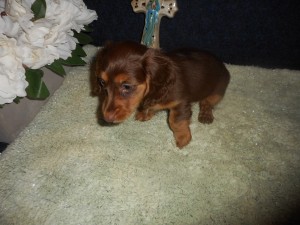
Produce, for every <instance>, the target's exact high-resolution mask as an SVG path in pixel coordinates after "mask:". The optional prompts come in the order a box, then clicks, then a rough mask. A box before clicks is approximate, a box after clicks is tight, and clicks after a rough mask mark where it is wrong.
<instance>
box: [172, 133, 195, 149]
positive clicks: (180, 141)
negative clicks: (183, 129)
mask: <svg viewBox="0 0 300 225" xmlns="http://www.w3.org/2000/svg"><path fill="white" fill-rule="evenodd" d="M175 139H176V146H177V147H178V148H180V149H181V148H183V147H184V146H186V145H187V144H188V143H190V141H191V139H192V135H191V133H181V134H175Z"/></svg>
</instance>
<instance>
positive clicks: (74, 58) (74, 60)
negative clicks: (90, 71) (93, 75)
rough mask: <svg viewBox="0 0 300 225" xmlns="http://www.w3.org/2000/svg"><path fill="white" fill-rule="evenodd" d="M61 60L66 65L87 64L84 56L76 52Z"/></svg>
mask: <svg viewBox="0 0 300 225" xmlns="http://www.w3.org/2000/svg"><path fill="white" fill-rule="evenodd" d="M59 61H60V62H61V64H63V65H66V66H83V65H85V64H86V62H85V61H83V59H82V58H80V57H79V56H77V55H74V54H72V56H71V57H69V58H67V59H66V60H64V59H59Z"/></svg>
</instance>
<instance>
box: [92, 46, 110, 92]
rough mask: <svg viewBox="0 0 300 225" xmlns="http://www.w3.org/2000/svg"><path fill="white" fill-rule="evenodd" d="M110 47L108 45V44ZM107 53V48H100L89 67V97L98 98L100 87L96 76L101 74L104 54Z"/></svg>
mask: <svg viewBox="0 0 300 225" xmlns="http://www.w3.org/2000/svg"><path fill="white" fill-rule="evenodd" d="M108 45H110V44H108ZM106 51H107V47H106V46H105V47H102V48H100V49H99V51H98V52H97V54H96V55H95V56H94V58H93V59H92V62H91V66H90V87H91V95H92V96H98V95H99V94H100V91H101V89H100V86H99V83H98V75H99V74H100V73H101V71H102V69H103V67H104V65H105V62H106V60H105V58H106V57H105V54H106Z"/></svg>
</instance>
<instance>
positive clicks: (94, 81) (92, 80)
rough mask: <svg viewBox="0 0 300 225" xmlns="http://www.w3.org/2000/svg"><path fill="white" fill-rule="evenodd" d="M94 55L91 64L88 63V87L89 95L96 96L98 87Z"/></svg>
mask: <svg viewBox="0 0 300 225" xmlns="http://www.w3.org/2000/svg"><path fill="white" fill-rule="evenodd" d="M96 68H97V66H96V56H95V57H94V58H93V59H92V61H91V65H90V88H91V92H90V95H91V96H98V95H99V93H100V87H99V84H98V80H97V71H96Z"/></svg>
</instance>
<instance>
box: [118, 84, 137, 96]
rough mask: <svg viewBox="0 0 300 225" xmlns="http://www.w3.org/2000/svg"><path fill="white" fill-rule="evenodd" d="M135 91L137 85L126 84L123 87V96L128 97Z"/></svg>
mask: <svg viewBox="0 0 300 225" xmlns="http://www.w3.org/2000/svg"><path fill="white" fill-rule="evenodd" d="M134 89H135V85H132V84H127V83H124V84H122V85H121V94H122V95H123V96H128V95H129V94H131V93H132V92H133V91H134Z"/></svg>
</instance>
